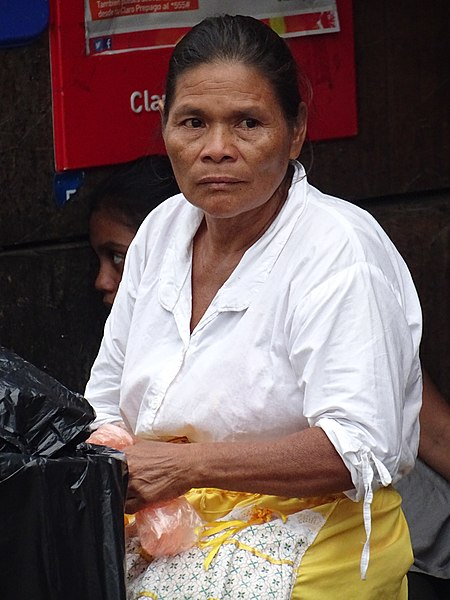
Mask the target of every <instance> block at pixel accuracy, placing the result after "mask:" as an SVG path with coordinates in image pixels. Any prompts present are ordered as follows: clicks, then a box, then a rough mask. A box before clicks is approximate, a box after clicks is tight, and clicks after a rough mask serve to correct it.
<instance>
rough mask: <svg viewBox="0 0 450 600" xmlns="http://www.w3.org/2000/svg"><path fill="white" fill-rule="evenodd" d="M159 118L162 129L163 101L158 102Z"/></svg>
mask: <svg viewBox="0 0 450 600" xmlns="http://www.w3.org/2000/svg"><path fill="white" fill-rule="evenodd" d="M158 110H159V116H160V117H161V126H162V127H163V128H164V100H162V99H161V100H158Z"/></svg>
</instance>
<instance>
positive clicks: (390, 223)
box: [0, 0, 450, 397]
mask: <svg viewBox="0 0 450 600" xmlns="http://www.w3.org/2000/svg"><path fill="white" fill-rule="evenodd" d="M449 17H450V3H448V2H447V0H436V1H435V2H433V6H432V7H430V6H429V5H428V4H427V3H424V2H422V1H421V0H412V1H409V2H406V1H402V2H390V1H389V0H384V1H381V0H365V1H364V2H361V1H360V2H354V19H355V51H356V69H357V94H358V112H359V134H358V135H357V136H356V137H354V138H349V139H343V140H335V141H328V142H321V143H316V144H314V145H312V146H311V145H310V146H308V147H307V148H306V149H305V152H304V156H303V162H304V163H305V165H310V164H311V162H312V168H311V169H310V179H311V181H312V182H313V183H314V184H315V185H317V186H318V187H320V188H321V189H322V190H324V191H326V192H328V193H331V194H335V195H340V196H342V197H345V198H347V199H349V200H351V201H352V202H355V203H357V204H360V205H361V206H364V207H365V208H367V209H368V210H369V211H370V212H372V213H373V214H374V215H375V217H376V218H377V219H378V220H379V221H380V223H381V224H382V225H383V226H384V228H385V229H386V230H387V232H388V233H389V235H390V236H391V237H392V239H393V240H394V242H395V243H396V244H397V246H398V248H399V249H400V251H401V252H402V254H403V256H404V257H405V259H406V261H407V263H408V265H409V267H410V269H411V272H412V274H413V277H414V279H415V282H416V285H417V288H418V290H419V294H420V297H421V301H422V305H423V310H424V320H425V328H424V339H423V345H422V357H423V362H424V363H425V365H426V366H427V368H428V369H429V371H430V372H431V374H432V376H433V377H434V379H435V380H436V382H437V383H438V385H439V387H440V388H441V390H442V391H443V392H444V393H445V394H446V395H447V397H450V369H449V362H448V356H449V354H450V347H449V341H450V335H449V333H450V331H449V329H450V328H449V306H450V304H449V295H450V290H449V286H450V284H449V277H448V275H449V260H450V252H449V251H450V245H449V241H450V233H449V214H450V171H449V168H448V166H449V157H450V135H449V129H450V125H449V112H448V107H449V106H450V97H449V78H448V58H447V57H448V56H449V48H448V46H449V36H448V22H449ZM0 123H1V127H0V157H1V160H0V344H2V345H4V346H7V347H9V348H11V349H13V350H14V351H16V352H17V353H18V354H20V355H22V356H23V357H24V358H27V359H28V360H30V361H31V362H33V363H34V364H36V365H37V366H38V367H40V368H42V369H45V370H46V371H47V372H49V373H50V374H51V375H53V376H54V377H56V378H57V379H59V380H60V381H62V382H63V383H65V384H66V385H67V386H69V387H71V388H73V389H76V390H80V391H81V390H82V389H83V387H84V383H85V381H86V379H87V377H88V373H89V368H90V365H91V363H92V361H93V359H94V357H95V354H96V350H97V347H98V343H99V340H100V336H101V330H102V327H103V323H104V319H105V313H104V310H103V307H102V305H101V302H100V299H99V298H98V296H97V294H96V293H95V292H94V290H93V280H94V273H95V268H96V261H95V258H94V256H93V255H92V253H91V251H90V249H89V246H88V243H87V239H86V229H87V202H86V193H85V190H86V189H88V188H89V187H90V186H91V185H92V183H94V182H95V181H96V180H97V179H98V178H99V177H100V176H102V175H103V174H104V173H106V172H108V170H109V169H108V168H103V169H91V170H89V171H88V173H87V182H86V184H85V186H84V187H83V188H82V189H81V191H80V192H79V193H78V194H77V195H76V196H75V197H74V198H73V200H71V201H70V202H69V203H68V204H67V205H66V206H65V207H64V208H63V209H60V208H57V207H56V205H55V202H54V199H53V194H52V178H53V172H54V167H53V145H52V123H51V98H50V71H49V55H48V42H47V36H46V35H44V36H42V38H41V39H39V40H38V41H36V42H35V43H33V44H32V45H30V46H28V47H23V48H15V49H9V50H0Z"/></svg>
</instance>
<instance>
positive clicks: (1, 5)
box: [0, 0, 49, 48]
mask: <svg viewBox="0 0 450 600" xmlns="http://www.w3.org/2000/svg"><path fill="white" fill-rule="evenodd" d="M48 18H49V9H48V0H1V2H0V48H13V47H15V46H23V45H24V44H29V43H31V42H32V41H33V40H34V39H36V38H37V37H39V36H40V35H41V33H42V32H43V31H45V29H46V28H47V26H48Z"/></svg>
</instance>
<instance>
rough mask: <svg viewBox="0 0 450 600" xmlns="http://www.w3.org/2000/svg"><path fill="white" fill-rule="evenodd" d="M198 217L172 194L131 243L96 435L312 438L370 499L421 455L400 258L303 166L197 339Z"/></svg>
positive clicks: (102, 376)
mask: <svg viewBox="0 0 450 600" xmlns="http://www.w3.org/2000/svg"><path fill="white" fill-rule="evenodd" d="M202 218H203V213H202V212H201V211H200V210H199V209H197V208H195V207H194V206H192V205H191V204H190V203H189V202H187V201H186V199H185V198H184V197H183V195H181V194H179V195H177V196H174V197H173V198H171V199H169V200H167V201H166V202H164V203H163V204H162V205H160V206H159V207H158V208H156V209H155V210H154V211H153V212H152V213H151V214H150V215H149V216H148V217H147V219H146V220H145V221H144V223H143V225H142V226H141V228H140V229H139V231H138V233H137V235H136V237H135V239H134V240H133V242H132V244H131V246H130V248H129V251H128V254H127V257H126V264H125V270H124V276H123V279H122V282H121V285H120V288H119V292H118V294H117V297H116V300H115V302H114V306H113V308H112V311H111V314H110V316H109V318H108V320H107V323H106V326H105V331H104V338H103V341H102V344H101V347H100V351H99V354H98V357H97V359H96V361H95V363H94V365H93V368H92V373H91V377H90V380H89V382H88V385H87V388H86V392H85V395H86V398H87V399H88V400H89V402H90V403H91V404H92V405H93V407H94V408H95V410H96V413H97V420H96V425H100V424H102V423H104V422H109V421H111V422H113V421H118V420H123V421H124V422H125V423H126V424H128V426H129V427H130V428H131V429H132V430H133V431H134V432H135V433H136V434H138V435H140V436H143V437H145V438H148V439H163V440H164V439H168V438H173V437H174V436H186V437H187V438H188V439H189V440H190V441H191V442H202V441H235V440H236V441H237V440H239V441H245V440H267V439H271V438H272V439H273V438H277V437H279V436H283V435H287V434H290V433H293V432H296V431H299V430H301V429H304V428H306V427H312V426H318V427H321V428H322V429H323V430H324V432H325V433H326V435H327V436H328V437H329V439H330V440H331V442H332V443H333V445H334V446H335V448H336V450H337V452H338V453H339V454H340V456H341V457H342V459H343V461H344V463H345V464H346V466H347V467H348V469H349V470H350V472H351V475H352V480H353V484H354V486H355V489H354V490H350V491H349V492H347V493H348V495H349V496H350V497H352V498H353V499H355V500H356V499H360V498H362V497H364V498H365V500H366V503H367V502H369V503H370V496H371V493H372V489H374V488H376V487H378V486H380V485H388V484H389V483H390V482H391V481H395V480H397V479H398V478H399V477H401V476H402V475H403V474H404V473H405V472H407V471H408V470H410V468H411V467H412V465H413V463H414V459H415V455H416V452H417V446H418V435H419V427H418V413H419V409H420V404H421V372H420V364H419V357H418V354H419V342H420V337H421V310H420V305H419V301H418V298H417V294H416V291H415V289H414V285H413V283H412V280H411V276H410V273H409V271H408V269H407V267H406V265H405V263H404V261H403V260H402V258H401V257H400V255H399V254H398V252H397V251H396V249H395V248H394V246H393V244H392V243H391V241H390V240H389V238H388V236H387V235H386V234H385V232H384V231H383V230H382V228H381V227H380V226H379V225H378V224H377V222H376V221H375V220H374V219H373V218H372V217H371V216H370V215H369V214H368V213H367V212H365V211H363V210H362V209H360V208H358V207H356V206H354V205H352V204H351V203H349V202H346V201H344V200H340V199H337V198H333V197H331V196H327V195H324V194H322V193H320V192H319V191H318V190H316V189H315V188H313V187H312V186H310V185H309V184H308V182H307V180H306V176H305V174H304V171H303V168H302V167H301V165H299V164H296V172H295V175H294V180H293V183H292V185H291V188H290V191H289V195H288V198H287V200H286V202H285V204H284V206H283V208H282V210H281V212H280V213H279V214H278V216H277V217H276V219H275V221H274V222H273V223H272V225H271V226H270V228H269V229H268V230H267V231H266V233H265V234H264V235H263V236H262V237H261V238H260V239H259V240H258V241H257V242H256V243H255V244H254V245H253V246H252V247H251V248H249V249H248V250H247V252H246V253H245V254H244V256H243V257H242V259H241V261H240V263H239V264H238V266H237V267H236V269H235V270H234V272H233V273H232V274H231V276H230V278H229V279H228V281H226V283H225V284H224V285H223V287H222V288H221V289H220V290H219V291H218V293H217V295H216V297H215V298H214V299H213V301H212V303H211V305H210V306H209V308H208V309H207V311H206V313H205V314H204V316H203V317H202V319H201V321H200V322H199V323H198V325H197V327H196V328H195V330H194V331H193V332H192V333H190V327H189V325H190V317H191V266H192V260H191V258H192V240H193V237H194V234H195V232H196V230H197V228H198V226H199V224H200V222H201V220H202ZM366 503H365V504H366ZM368 508H370V507H368ZM368 518H369V517H368ZM369 522H370V518H369V521H368V522H367V523H368V524H369ZM368 533H369V532H368Z"/></svg>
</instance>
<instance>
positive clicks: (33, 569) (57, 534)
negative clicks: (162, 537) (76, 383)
mask: <svg viewBox="0 0 450 600" xmlns="http://www.w3.org/2000/svg"><path fill="white" fill-rule="evenodd" d="M93 419H94V412H93V410H92V408H91V406H90V405H89V404H88V402H87V401H86V400H85V399H84V398H83V397H82V396H81V395H79V394H76V393H73V392H71V391H70V390H68V389H67V388H65V387H64V386H63V385H61V384H60V383H58V382H57V381H56V380H54V379H53V378H52V377H50V376H49V375H47V374H45V373H43V372H41V371H39V370H38V369H37V368H36V367H34V366H33V365H31V364H30V363H28V362H26V361H24V360H23V359H21V358H20V357H18V356H17V355H15V354H14V353H12V352H10V351H8V350H5V349H4V348H1V347H0V599H1V600H125V598H126V592H125V574H124V552H125V551H124V526H123V525H124V521H123V510H124V498H125V494H126V483H127V482H126V479H127V477H126V475H127V470H126V462H125V457H124V455H123V454H122V453H121V452H117V451H116V450H112V449H110V448H105V447H102V446H94V445H90V444H86V443H84V442H85V440H86V439H87V437H88V436H89V424H90V423H91V422H92V421H93Z"/></svg>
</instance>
